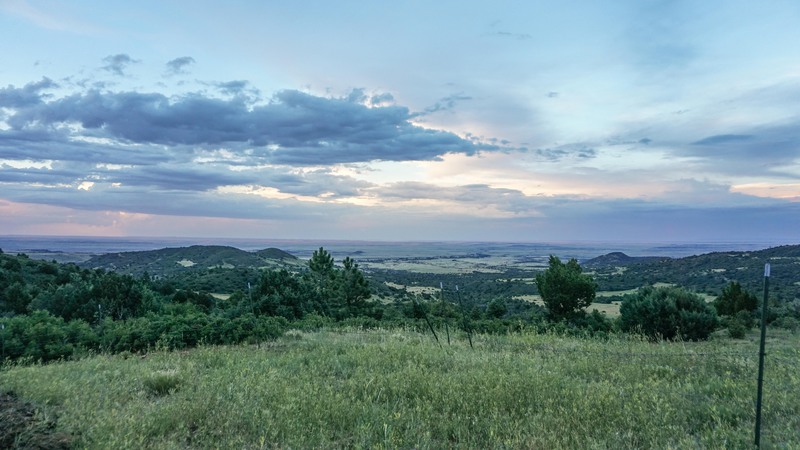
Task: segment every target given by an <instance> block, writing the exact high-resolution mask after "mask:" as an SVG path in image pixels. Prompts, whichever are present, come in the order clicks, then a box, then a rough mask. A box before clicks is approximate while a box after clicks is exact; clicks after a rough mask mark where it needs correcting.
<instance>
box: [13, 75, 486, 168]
mask: <svg viewBox="0 0 800 450" xmlns="http://www.w3.org/2000/svg"><path fill="white" fill-rule="evenodd" d="M239 86H243V85H239ZM26 89H27V91H26ZM5 91H6V92H7V93H8V94H9V95H6V97H5V98H6V103H4V104H0V107H14V112H13V113H12V114H11V115H10V116H9V117H8V118H7V119H6V122H7V123H8V125H9V126H10V127H11V129H10V130H5V131H0V143H2V142H3V141H8V140H10V139H14V138H16V139H21V138H23V137H24V136H25V135H27V134H31V133H38V136H37V139H39V140H44V141H58V140H60V141H67V142H69V143H70V144H71V145H73V146H74V145H77V141H80V140H84V141H86V140H87V138H89V139H92V140H95V141H98V140H100V141H104V142H106V144H104V145H106V146H107V145H133V144H136V145H165V146H168V147H176V148H177V147H180V146H190V147H193V148H209V147H217V146H226V147H228V148H230V149H231V150H232V151H234V152H238V153H241V152H245V151H248V152H249V153H248V155H250V156H249V157H250V158H251V159H253V160H257V161H259V162H261V163H273V164H288V165H326V164H336V163H353V162H369V161H377V160H383V161H415V160H436V159H438V158H439V157H440V156H441V155H444V154H446V153H464V154H468V155H472V154H475V153H477V152H480V151H495V150H500V149H501V148H500V147H498V146H497V145H493V144H484V143H480V142H474V141H471V140H466V139H463V138H461V137H459V136H457V135H455V134H453V133H450V132H446V131H440V130H434V129H427V128H423V127H419V126H416V125H414V124H412V123H411V120H412V119H413V117H414V116H413V115H412V114H411V113H409V111H408V109H407V108H405V107H400V106H381V107H369V106H368V105H364V104H361V103H354V102H353V101H350V100H348V98H331V97H319V96H314V95H311V94H307V93H303V92H300V91H295V90H285V91H280V92H278V93H276V94H275V95H274V96H273V98H272V99H271V100H270V101H269V103H267V104H262V105H254V104H252V103H251V102H250V99H248V98H243V97H240V96H235V97H233V98H231V99H220V98H215V97H210V96H207V95H204V94H200V93H193V94H187V95H184V96H181V97H173V98H170V97H167V96H165V95H163V94H160V93H139V92H102V91H98V90H88V91H85V92H79V93H76V94H72V95H68V96H66V97H61V98H58V99H54V100H51V101H48V102H45V101H43V97H42V96H41V94H40V96H39V98H38V99H37V98H36V95H35V92H37V91H36V89H30V88H22V89H21V91H19V90H14V88H7V89H6V90H5ZM18 91H19V92H18ZM11 93H15V94H20V95H10V94H11ZM21 99H24V100H21ZM21 103H24V104H21ZM68 124H69V125H70V127H67V125H68ZM72 124H79V125H80V127H78V129H75V128H74V126H72ZM43 138H44V139H43ZM0 145H2V144H0ZM82 145H84V147H85V148H86V149H87V150H91V149H93V148H94V147H96V146H97V144H92V143H91V142H85V143H84V144H82Z"/></svg>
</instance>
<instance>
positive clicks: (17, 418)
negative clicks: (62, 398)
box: [0, 391, 72, 449]
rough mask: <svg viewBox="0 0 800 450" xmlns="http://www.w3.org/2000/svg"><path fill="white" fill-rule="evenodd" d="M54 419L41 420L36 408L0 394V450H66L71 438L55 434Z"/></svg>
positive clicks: (13, 395)
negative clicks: (6, 449) (7, 449)
mask: <svg viewBox="0 0 800 450" xmlns="http://www.w3.org/2000/svg"><path fill="white" fill-rule="evenodd" d="M55 427H56V422H55V419H54V418H47V417H42V415H41V414H39V413H38V411H37V410H36V408H35V407H34V406H33V405H32V404H31V403H28V402H25V401H22V400H20V399H19V397H17V396H16V395H15V394H14V393H13V392H2V391H0V448H10V449H17V448H19V449H22V448H25V449H29V448H30V449H68V448H70V447H71V446H72V436H70V435H68V434H65V433H60V432H56V431H55Z"/></svg>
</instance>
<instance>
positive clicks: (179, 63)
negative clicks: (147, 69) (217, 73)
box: [167, 56, 195, 75]
mask: <svg viewBox="0 0 800 450" xmlns="http://www.w3.org/2000/svg"><path fill="white" fill-rule="evenodd" d="M194 63H195V60H194V58H192V57H191V56H181V57H180V58H175V59H173V60H171V61H169V62H167V73H168V74H169V75H182V74H186V73H188V71H187V70H186V68H187V67H188V66H190V65H192V64H194Z"/></svg>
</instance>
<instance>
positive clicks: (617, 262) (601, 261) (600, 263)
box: [582, 252, 672, 267]
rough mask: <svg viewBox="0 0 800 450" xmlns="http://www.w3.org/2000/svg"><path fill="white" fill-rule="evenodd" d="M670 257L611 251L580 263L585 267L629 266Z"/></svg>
mask: <svg viewBox="0 0 800 450" xmlns="http://www.w3.org/2000/svg"><path fill="white" fill-rule="evenodd" d="M669 259H672V258H669V257H666V256H628V255H626V254H625V253H622V252H611V253H608V254H606V255H603V256H598V257H596V258H592V259H589V260H586V261H584V262H583V263H582V265H583V266H586V267H607V266H630V265H632V264H642V263H650V262H661V261H665V260H669Z"/></svg>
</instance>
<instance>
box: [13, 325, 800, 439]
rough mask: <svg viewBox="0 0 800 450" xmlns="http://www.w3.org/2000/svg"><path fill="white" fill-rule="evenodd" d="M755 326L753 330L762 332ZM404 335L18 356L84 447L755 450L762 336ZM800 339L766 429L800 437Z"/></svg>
mask: <svg viewBox="0 0 800 450" xmlns="http://www.w3.org/2000/svg"><path fill="white" fill-rule="evenodd" d="M755 334H756V333H753V335H754V336H755ZM474 341H475V346H474V350H471V349H470V348H469V346H468V344H467V342H466V338H465V336H464V335H463V334H461V333H459V334H458V335H454V336H453V340H452V344H451V345H446V344H445V345H443V346H439V345H437V344H436V343H435V341H434V340H433V339H432V337H431V336H430V335H428V334H422V333H418V332H416V331H410V330H407V331H403V330H375V331H364V330H361V329H349V330H338V331H319V332H311V333H306V332H299V331H293V332H291V333H289V334H287V335H286V336H284V337H281V338H278V339H277V340H274V341H272V342H271V343H269V344H267V345H261V346H255V345H250V346H235V347H206V346H201V347H199V348H197V349H194V350H191V351H188V352H162V351H156V352H151V353H149V354H148V355H147V356H146V357H143V358H140V357H130V356H129V355H118V356H110V355H100V356H94V357H89V358H84V359H81V360H78V361H72V362H64V363H59V364H50V365H44V366H42V365H32V366H12V367H8V368H7V369H6V370H4V371H3V372H0V385H3V386H5V387H6V388H8V389H13V390H14V391H15V392H17V393H18V394H19V395H20V396H22V397H24V398H27V399H30V400H31V401H32V402H34V403H35V404H36V405H38V407H39V411H40V412H39V414H41V415H44V416H46V415H51V414H56V413H57V414H58V417H59V420H58V427H57V428H58V429H57V431H58V432H60V433H62V434H65V435H68V436H71V437H72V438H73V439H74V444H75V446H76V447H79V448H119V449H125V448H154V449H159V448H164V449H167V448H187V447H189V448H550V449H568V448H569V449H571V448H615V449H633V448H750V445H751V444H752V440H753V421H754V409H753V405H754V396H755V382H756V379H755V373H756V367H757V352H758V350H757V343H756V342H755V340H754V339H749V340H745V341H730V340H727V339H714V340H711V341H707V342H698V343H679V344H678V343H676V344H662V345H653V344H651V343H648V342H647V341H644V340H639V339H635V338H631V337H627V336H611V337H609V338H607V339H605V340H587V339H580V338H573V337H563V336H558V335H555V334H551V333H545V334H537V333H533V332H526V333H522V334H509V335H483V334H478V335H475V336H474ZM798 343H800V342H798V338H797V336H796V335H791V334H789V333H786V332H777V333H771V340H770V344H769V345H770V352H769V356H768V359H767V372H766V377H767V383H766V384H765V385H766V390H765V411H764V422H763V423H764V434H763V437H762V442H764V444H765V445H768V446H769V447H770V448H797V447H798V446H800V435H798V434H797V432H796V431H797V430H798V429H800V376H799V375H798V374H800V370H798V369H800V366H798V364H799V363H798V361H800V358H798V357H800V351H798Z"/></svg>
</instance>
